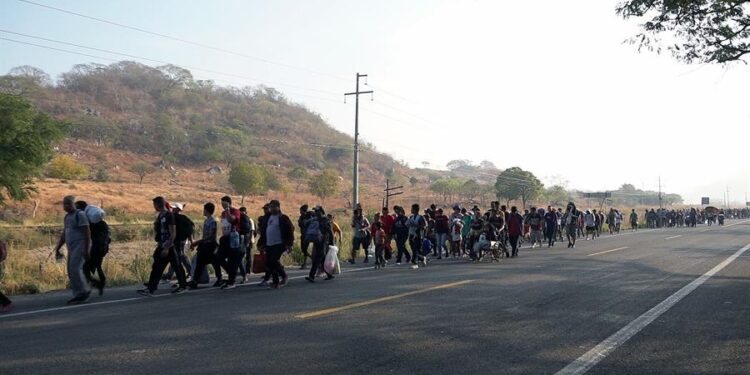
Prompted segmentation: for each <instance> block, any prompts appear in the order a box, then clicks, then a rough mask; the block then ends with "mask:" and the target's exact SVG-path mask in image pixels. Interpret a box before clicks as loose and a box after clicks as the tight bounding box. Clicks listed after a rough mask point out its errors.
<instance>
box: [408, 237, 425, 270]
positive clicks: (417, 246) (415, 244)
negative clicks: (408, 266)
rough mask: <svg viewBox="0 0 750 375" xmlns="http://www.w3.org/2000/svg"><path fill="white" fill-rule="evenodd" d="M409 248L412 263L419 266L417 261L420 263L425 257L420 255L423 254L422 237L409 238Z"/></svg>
mask: <svg viewBox="0 0 750 375" xmlns="http://www.w3.org/2000/svg"><path fill="white" fill-rule="evenodd" d="M409 247H410V248H411V253H412V257H411V263H412V264H417V261H419V258H420V257H423V256H421V255H420V254H421V253H422V237H420V236H414V237H409Z"/></svg>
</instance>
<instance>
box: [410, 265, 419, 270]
mask: <svg viewBox="0 0 750 375" xmlns="http://www.w3.org/2000/svg"><path fill="white" fill-rule="evenodd" d="M417 268H419V266H418V265H416V264H412V265H411V269H413V270H415V269H417Z"/></svg>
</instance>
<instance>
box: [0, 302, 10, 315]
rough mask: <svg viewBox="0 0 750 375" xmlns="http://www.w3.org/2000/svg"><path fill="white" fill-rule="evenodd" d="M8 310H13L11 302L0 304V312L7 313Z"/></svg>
mask: <svg viewBox="0 0 750 375" xmlns="http://www.w3.org/2000/svg"><path fill="white" fill-rule="evenodd" d="M10 310H13V302H11V303H8V304H7V305H2V306H0V314H4V313H8V312H10Z"/></svg>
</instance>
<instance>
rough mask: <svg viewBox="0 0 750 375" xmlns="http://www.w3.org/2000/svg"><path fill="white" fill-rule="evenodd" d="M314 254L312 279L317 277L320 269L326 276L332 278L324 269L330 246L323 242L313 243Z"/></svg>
mask: <svg viewBox="0 0 750 375" xmlns="http://www.w3.org/2000/svg"><path fill="white" fill-rule="evenodd" d="M312 244H313V253H312V263H310V274H309V276H310V278H312V279H314V278H315V276H316V275H317V273H318V269H320V270H323V272H325V274H326V275H328V276H329V277H330V276H331V274H330V273H328V272H327V271H326V269H325V267H323V262H324V261H325V259H326V255H328V246H326V244H325V243H324V242H323V241H321V242H313V243H312Z"/></svg>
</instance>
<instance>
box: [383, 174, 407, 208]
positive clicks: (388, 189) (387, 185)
mask: <svg viewBox="0 0 750 375" xmlns="http://www.w3.org/2000/svg"><path fill="white" fill-rule="evenodd" d="M403 188H404V186H403V185H401V186H394V187H391V180H385V198H384V202H385V205H384V206H383V207H389V202H390V198H391V197H393V196H396V195H401V194H403V193H404V192H403V191H394V190H400V189H403ZM392 191H393V193H391V192H392Z"/></svg>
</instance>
